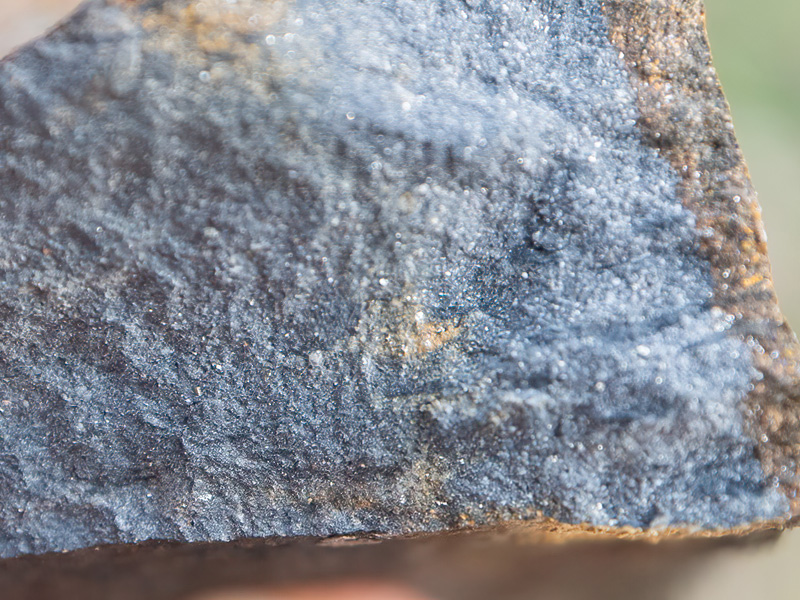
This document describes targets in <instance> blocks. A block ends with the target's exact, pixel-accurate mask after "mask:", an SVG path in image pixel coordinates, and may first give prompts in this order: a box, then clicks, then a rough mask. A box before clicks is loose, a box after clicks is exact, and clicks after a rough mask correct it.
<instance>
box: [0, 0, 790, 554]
mask: <svg viewBox="0 0 800 600" xmlns="http://www.w3.org/2000/svg"><path fill="white" fill-rule="evenodd" d="M674 11H677V13H678V15H677V16H679V17H681V18H676V19H673V18H672V17H675V16H676V15H675V14H673V13H674ZM700 12H701V10H700V7H699V4H698V3H697V2H694V1H691V0H682V1H680V0H670V1H667V0H659V2H645V1H635V2H630V1H628V2H597V1H586V0H538V1H533V2H527V1H522V0H508V1H507V2H505V3H500V2H495V1H489V0H485V1H484V0H437V1H436V2H421V1H419V0H394V1H392V2H386V1H378V0H341V1H339V2H335V3H332V2H325V1H323V0H295V1H294V2H288V1H283V0H239V1H238V2H228V1H223V0H206V1H205V2H202V3H195V2H191V3H190V2H187V1H185V0H150V1H143V0H142V1H123V0H93V1H90V2H88V3H87V4H86V5H84V8H83V9H81V10H80V11H79V12H78V13H77V14H76V15H75V16H74V17H73V18H72V19H71V20H70V21H68V22H67V23H66V24H64V25H63V26H62V27H60V28H59V29H57V30H55V31H54V32H52V33H51V34H50V35H49V36H47V37H46V38H44V39H42V40H39V41H37V42H34V43H33V44H31V45H29V46H27V47H26V48H23V49H22V50H20V51H19V52H17V53H15V54H14V55H13V56H11V57H10V58H9V59H7V60H5V61H4V62H2V63H0V215H2V219H1V220H0V270H2V282H1V283H0V285H1V286H2V295H0V315H2V318H0V329H1V331H0V428H2V448H0V499H1V500H2V502H0V555H2V556H14V555H18V554H24V553H41V552H47V551H54V550H65V549H74V548H80V547H85V546H90V545H94V544H98V543H121V542H138V541H142V540H148V539H170V540H180V541H200V540H230V539H235V538H242V537H261V536H300V535H310V536H333V535H345V534H356V535H358V534H362V533H367V532H374V533H380V534H388V535H395V534H405V533H415V532H425V531H439V530H444V529H453V528H462V527H471V526H474V525H483V524H488V525H491V524H494V523H497V522H499V521H502V520H505V519H509V518H531V519H535V518H540V515H544V516H545V517H550V518H553V519H556V520H558V521H561V522H564V523H573V524H589V525H594V526H602V527H612V528H615V527H616V528H619V527H624V526H631V527H635V528H644V529H647V528H659V527H694V528H701V529H709V530H712V529H729V528H732V527H735V526H739V525H747V524H754V525H756V526H757V525H758V524H759V523H770V524H777V523H780V522H782V521H784V520H786V519H789V518H791V516H792V515H793V514H796V513H797V511H798V504H797V499H796V489H797V482H798V475H797V461H796V458H797V455H798V439H797V435H798V433H797V432H798V428H797V423H798V418H797V415H798V403H797V400H796V398H797V397H798V393H797V391H798V365H797V362H796V356H797V354H796V352H797V348H796V345H795V344H796V342H795V340H794V337H793V336H792V334H791V332H789V330H788V329H787V328H786V326H785V323H784V322H783V320H782V317H781V316H780V313H779V312H778V310H777V305H776V304H775V301H774V293H773V292H772V290H771V287H770V285H769V267H768V263H767V261H766V257H765V254H764V252H765V249H764V247H763V234H762V232H761V226H760V221H759V219H758V216H757V208H756V205H755V203H754V200H753V194H752V190H751V187H750V184H749V181H748V180H747V176H746V171H745V168H744V166H743V164H742V162H741V157H740V155H739V153H738V149H737V147H736V144H735V141H734V140H733V137H732V134H731V133H730V129H729V123H730V121H729V116H728V114H727V109H726V107H725V104H724V99H723V98H722V96H721V95H720V92H719V89H718V84H717V82H716V79H715V78H714V77H713V72H712V71H710V66H709V62H708V60H709V59H708V51H707V46H706V44H705V39H704V37H703V33H702V25H701V22H700ZM676 49H677V50H676ZM654 56H655V58H654ZM658 57H663V60H660V59H658ZM737 198H738V200H737Z"/></svg>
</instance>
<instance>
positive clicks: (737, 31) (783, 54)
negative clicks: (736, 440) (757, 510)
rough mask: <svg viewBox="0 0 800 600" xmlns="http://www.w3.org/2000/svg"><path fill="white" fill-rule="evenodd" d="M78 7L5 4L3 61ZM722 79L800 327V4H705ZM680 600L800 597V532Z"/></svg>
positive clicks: (0, 16)
mask: <svg viewBox="0 0 800 600" xmlns="http://www.w3.org/2000/svg"><path fill="white" fill-rule="evenodd" d="M78 3H79V0H0V56H2V55H4V54H5V53H6V52H7V51H8V50H10V49H11V48H12V47H14V46H16V45H18V44H21V43H23V42H24V41H26V40H27V39H29V38H30V37H32V36H34V35H37V34H39V33H41V32H43V31H44V30H45V29H46V28H48V27H49V26H50V25H52V24H53V23H55V22H56V21H57V20H58V19H59V18H61V17H62V16H64V15H65V14H67V13H68V12H69V11H70V10H72V8H74V7H75V6H76V5H77V4H78ZM706 8H707V12H708V29H709V36H710V38H711V46H712V50H713V52H714V57H715V64H716V67H717V71H718V73H719V76H720V78H721V80H722V83H723V86H724V88H725V92H726V94H727V96H728V100H729V102H730V104H731V107H732V111H733V117H734V123H735V125H736V131H737V134H738V137H739V141H740V143H741V145H742V147H743V149H744V154H745V156H746V158H747V161H748V163H749V165H750V170H751V174H752V177H753V180H754V182H755V185H756V188H757V189H758V190H759V193H760V200H761V204H762V206H763V209H764V220H765V223H766V229H767V231H768V233H769V247H770V255H771V257H772V263H773V269H774V276H775V285H776V288H777V290H778V296H779V297H780V300H781V305H782V307H783V310H784V312H785V313H786V315H787V316H788V318H789V320H790V321H791V322H792V323H794V325H795V328H796V330H797V328H800V268H799V267H798V266H797V264H796V257H797V256H798V255H800V181H798V179H799V178H800V36H799V35H798V33H797V24H798V23H800V0H759V1H758V2H756V1H754V0H706ZM673 594H674V598H675V599H676V600H678V599H680V600H707V599H720V600H721V599H723V598H725V599H732V600H737V599H740V598H741V599H744V598H769V599H770V600H795V599H796V598H798V597H800V530H796V531H794V532H791V533H789V534H786V535H784V536H783V537H782V538H781V539H780V541H779V542H778V543H777V544H775V545H771V546H765V547H761V548H759V549H757V550H745V551H742V550H730V551H726V552H722V553H719V554H717V555H715V556H714V557H713V558H711V559H709V560H707V561H705V562H703V564H700V565H698V566H697V569H696V571H695V572H693V573H686V577H685V579H684V580H682V581H677V582H674V589H673Z"/></svg>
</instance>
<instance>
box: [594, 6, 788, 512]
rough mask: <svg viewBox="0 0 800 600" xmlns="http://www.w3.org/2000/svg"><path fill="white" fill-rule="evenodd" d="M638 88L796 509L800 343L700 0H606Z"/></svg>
mask: <svg viewBox="0 0 800 600" xmlns="http://www.w3.org/2000/svg"><path fill="white" fill-rule="evenodd" d="M600 5H601V8H602V10H603V12H604V14H605V17H606V20H607V24H608V34H609V38H610V39H611V42H612V43H613V44H614V46H616V47H617V48H618V49H619V50H620V53H621V57H622V58H623V59H624V62H625V64H626V65H627V67H628V69H629V72H630V77H631V81H632V83H633V87H634V89H635V90H636V92H637V94H638V105H639V111H640V118H639V128H640V130H641V132H642V135H643V140H644V142H645V143H646V144H647V145H649V146H651V147H653V148H656V149H657V150H658V151H659V153H660V154H661V156H663V157H664V158H665V159H666V160H667V161H668V162H669V163H670V164H671V165H672V167H673V168H674V169H675V171H676V172H677V173H678V175H679V176H680V183H679V190H678V192H679V195H680V198H681V200H682V202H683V203H684V205H685V206H686V207H688V208H689V209H690V210H691V211H692V212H693V213H694V214H695V215H696V217H697V228H698V231H699V234H700V239H701V253H702V255H703V258H704V259H705V260H707V261H708V263H709V264H710V265H711V269H712V274H713V278H714V288H715V296H714V303H715V305H716V306H718V307H719V308H720V309H722V310H723V311H725V312H726V313H727V314H729V315H733V316H734V317H735V321H734V324H733V327H732V331H733V332H734V333H735V334H736V335H738V336H739V337H740V338H741V339H742V340H744V341H745V342H746V343H747V344H748V345H749V346H750V348H752V350H753V356H754V364H755V366H756V368H757V370H758V371H759V372H760V373H761V374H762V376H763V378H761V379H760V380H758V381H753V382H752V384H753V385H752V388H753V389H752V391H751V392H750V394H749V396H748V397H747V400H746V402H745V406H744V408H743V411H744V418H745V428H746V432H747V434H748V435H749V436H751V437H752V439H753V440H755V442H756V453H757V456H758V458H759V460H760V461H761V464H762V467H763V469H764V473H765V474H766V476H767V477H768V478H769V479H770V480H771V482H774V484H775V485H776V486H779V487H780V488H781V490H782V491H783V492H784V493H785V494H786V496H787V498H788V499H789V503H790V506H791V517H790V519H789V520H790V521H797V520H798V517H800V362H799V361H800V346H798V342H797V338H796V337H795V335H794V333H793V332H792V331H791V329H790V328H789V326H788V324H787V322H786V319H785V317H784V316H783V315H782V314H781V312H780V309H779V308H778V302H777V297H776V294H775V288H774V286H773V282H772V272H771V268H770V263H769V259H768V257H767V246H766V236H765V233H764V227H763V223H762V220H761V208H760V206H759V204H758V202H757V197H756V192H755V190H754V188H753V184H752V182H751V180H750V175H749V172H748V169H747V166H746V164H745V161H744V157H743V155H742V152H741V149H740V148H739V145H738V143H737V141H736V137H735V135H734V129H733V122H732V118H731V114H730V109H729V106H728V103H727V101H726V99H725V96H724V94H723V91H722V87H721V85H720V82H719V79H718V78H717V74H716V71H715V70H714V67H713V65H712V57H711V50H710V47H709V42H708V36H707V32H706V19H705V16H706V15H705V7H704V5H703V2H702V0H600Z"/></svg>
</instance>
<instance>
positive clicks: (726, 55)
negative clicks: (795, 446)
mask: <svg viewBox="0 0 800 600" xmlns="http://www.w3.org/2000/svg"><path fill="white" fill-rule="evenodd" d="M706 10H707V14H708V33H709V37H710V38H711V48H712V50H713V52H714V62H715V64H716V67H717V72H718V73H719V76H720V79H721V80H722V84H723V86H724V88H725V93H726V94H727V96H728V101H729V102H730V104H731V109H732V111H733V120H734V123H735V125H736V133H737V136H738V138H739V142H740V143H741V145H742V148H743V149H744V154H745V156H746V158H747V162H748V164H749V165H750V171H751V175H752V177H753V181H754V183H755V186H756V189H757V190H758V191H759V198H760V200H761V205H762V207H763V209H764V221H765V223H766V229H767V232H768V236H769V250H770V255H771V256H772V263H773V269H774V275H775V285H776V287H777V289H778V295H779V297H780V300H781V305H782V307H783V310H784V313H785V314H786V315H787V316H788V318H789V320H790V321H791V322H792V323H793V324H794V325H795V327H799V326H800V269H798V267H797V264H796V257H797V255H798V253H800V182H799V181H798V177H800V36H798V29H797V24H798V23H800V2H798V0H759V1H758V2H755V1H753V0H706ZM798 579H799V580H800V576H799V577H798ZM798 596H799V597H800V591H798Z"/></svg>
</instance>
